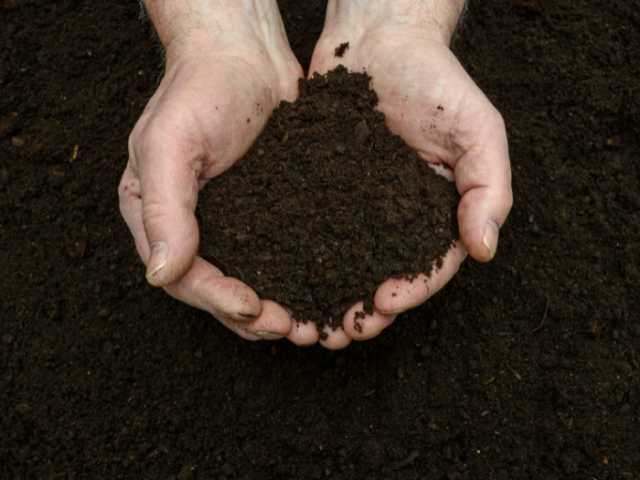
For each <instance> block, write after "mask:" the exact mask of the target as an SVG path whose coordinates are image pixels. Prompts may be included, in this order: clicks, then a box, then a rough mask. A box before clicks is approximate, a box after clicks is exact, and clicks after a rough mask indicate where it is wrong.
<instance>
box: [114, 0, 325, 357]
mask: <svg viewBox="0 0 640 480" xmlns="http://www.w3.org/2000/svg"><path fill="white" fill-rule="evenodd" d="M147 3H148V5H147V6H148V10H149V13H150V15H151V18H152V20H153V22H154V24H155V26H156V28H157V31H158V34H159V36H160V39H161V41H162V42H163V44H164V45H165V47H166V59H167V64H166V74H165V76H164V78H163V79H162V83H161V84H160V86H159V88H158V90H157V91H156V93H155V94H154V96H153V97H152V98H151V100H150V102H149V104H148V105H147V107H146V109H145V111H144V113H143V115H142V117H141V118H140V119H139V121H138V123H137V124H136V126H135V128H134V130H133V132H132V133H131V137H130V139H129V156H130V158H129V163H128V165H127V167H126V170H125V172H124V175H123V177H122V181H121V183H120V187H119V194H120V209H121V212H122V214H123V216H124V219H125V221H126V222H127V224H128V226H129V228H130V229H131V232H132V234H133V236H134V238H135V242H136V246H137V249H138V253H139V254H140V257H141V258H142V260H143V261H144V263H145V264H146V265H147V279H148V280H149V282H150V283H151V284H152V285H155V286H159V287H164V289H165V290H166V291H167V292H168V293H169V294H170V295H172V296H173V297H175V298H177V299H178V300H181V301H183V302H185V303H188V304H190V305H192V306H194V307H197V308H200V309H202V310H205V311H207V312H209V313H211V314H212V315H213V316H214V317H216V318H217V319H218V320H219V321H220V322H222V323H223V324H224V325H226V326H227V327H228V328H230V329H231V330H233V331H234V332H236V333H237V334H238V335H240V336H241V337H243V338H246V339H250V340H257V339H260V338H263V339H277V338H282V337H283V336H288V337H289V338H290V339H291V340H292V341H293V342H295V343H298V344H306V343H313V342H314V341H315V340H316V338H317V332H316V331H315V326H314V325H311V324H310V325H308V326H307V325H300V326H298V327H297V328H296V327H294V328H292V324H291V318H290V316H289V314H288V313H287V312H286V311H285V310H284V309H283V308H282V307H281V306H279V305H278V304H277V303H275V302H271V301H268V300H263V301H261V300H260V299H259V298H258V296H257V295H256V293H255V292H254V291H253V290H251V289H250V288H249V287H247V286H246V285H245V284H243V283H242V282H240V281H239V280H236V279H234V278H230V277H225V276H223V274H222V273H221V272H220V271H219V270H218V269H217V268H216V267H214V266H213V265H211V264H209V263H208V262H206V261H205V260H203V259H202V257H200V256H198V255H197V252H198V243H199V234H198V225H197V222H196V218H195V216H194V210H195V208H196V203H197V196H198V191H199V190H200V189H202V188H203V187H204V185H205V183H206V182H208V181H209V180H210V179H211V178H213V177H215V176H217V175H220V174H221V173H222V172H224V171H225V170H227V169H228V168H230V167H231V166H232V165H233V164H234V163H235V162H236V160H238V159H239V158H240V157H242V156H243V155H244V154H245V153H246V151H247V150H248V149H249V147H250V146H251V144H252V143H253V142H254V140H255V139H256V137H257V136H258V135H259V134H260V132H261V131H262V129H263V128H264V126H265V124H266V122H267V120H268V118H269V116H270V115H271V112H272V110H273V109H274V108H275V107H277V106H278V104H279V102H280V101H281V100H288V101H294V100H295V99H296V98H297V96H298V78H299V77H301V76H302V69H301V67H300V65H299V64H298V62H297V60H296V59H295V57H294V55H293V53H292V52H291V50H290V48H289V44H288V42H287V38H286V35H285V33H284V28H283V25H282V20H281V18H280V14H279V11H278V7H277V4H276V1H275V0H238V1H236V2H207V1H204V0H188V1H187V0H175V1H173V2H147ZM169 7H171V8H169Z"/></svg>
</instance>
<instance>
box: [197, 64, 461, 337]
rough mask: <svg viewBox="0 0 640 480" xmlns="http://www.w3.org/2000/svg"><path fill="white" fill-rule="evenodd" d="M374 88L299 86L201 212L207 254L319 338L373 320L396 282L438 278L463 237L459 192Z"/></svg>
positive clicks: (341, 75)
mask: <svg viewBox="0 0 640 480" xmlns="http://www.w3.org/2000/svg"><path fill="white" fill-rule="evenodd" d="M370 79H371V77H369V76H367V75H366V74H363V73H347V70H346V69H345V68H344V67H338V68H336V69H335V70H334V71H332V72H329V73H328V74H327V75H325V76H320V75H318V74H316V75H314V76H313V78H312V79H311V80H300V82H299V85H300V97H299V98H298V100H296V101H295V102H294V103H288V102H282V103H281V104H280V106H279V107H278V108H277V109H276V110H275V111H274V112H273V116H272V117H271V119H270V120H269V123H268V125H267V127H266V128H265V130H264V131H263V132H262V135H261V136H260V137H259V138H258V140H257V141H256V143H255V144H254V145H253V146H252V147H251V149H250V150H249V152H248V153H247V155H246V156H245V157H244V158H243V159H242V160H240V161H239V162H238V163H237V164H236V165H235V166H234V167H233V168H231V169H230V170H229V171H228V172H226V173H224V174H223V175H221V176H220V177H218V178H216V179H214V180H213V181H211V182H210V183H209V184H208V185H207V188H206V189H205V191H204V194H203V195H201V201H200V204H199V212H200V215H201V216H202V221H201V233H202V235H201V236H202V239H201V244H200V248H201V250H202V253H203V255H204V256H205V257H206V258H207V257H208V256H210V260H211V261H212V262H213V263H214V264H217V265H218V266H219V267H220V268H221V269H222V271H223V272H225V274H226V275H228V276H231V277H234V278H238V279H240V280H242V281H243V282H245V283H246V284H247V285H249V286H250V287H251V288H253V289H254V290H255V291H256V292H257V293H258V295H259V296H260V297H261V298H268V299H272V300H276V301H277V302H279V303H280V304H282V305H286V306H288V307H289V308H290V309H291V311H292V313H293V317H294V318H296V319H301V320H305V321H306V320H312V321H314V322H316V324H317V325H318V330H319V331H322V329H323V327H324V326H325V325H329V326H330V327H332V328H334V329H335V328H338V327H340V326H341V325H342V318H343V316H344V314H345V312H346V311H347V309H348V308H350V307H351V306H352V305H353V304H354V303H356V302H357V301H359V300H363V301H364V312H366V313H369V314H372V313H373V295H374V293H375V291H376V288H377V286H378V285H379V284H381V283H382V282H383V281H385V280H386V279H388V278H406V279H409V280H411V281H413V280H414V279H415V278H416V276H417V275H418V274H420V273H425V274H427V276H430V275H431V272H432V269H433V267H434V262H435V263H436V264H437V267H441V266H442V257H443V256H444V255H445V254H446V253H447V251H448V250H449V247H450V246H451V244H452V240H457V239H458V237H459V235H458V222H457V218H456V210H457V206H458V202H459V201H460V196H459V195H458V192H457V191H456V188H455V185H454V184H453V183H450V182H449V181H447V180H445V178H444V177H441V176H439V175H438V174H436V173H435V171H434V170H433V169H431V168H430V167H429V166H428V165H427V163H426V162H425V161H424V160H422V159H420V158H418V155H417V153H416V152H415V151H413V150H411V149H410V148H408V147H406V146H405V144H404V141H403V140H402V139H401V138H400V137H398V136H397V135H393V134H392V133H391V132H389V129H388V128H387V127H386V126H385V123H384V114H382V113H381V112H378V111H376V110H374V107H375V106H376V105H377V104H378V97H377V95H376V93H375V92H374V91H373V90H370V89H369V81H370ZM358 313H359V314H361V315H362V316H364V313H362V312H358ZM358 313H357V314H356V315H358ZM325 335H326V334H325Z"/></svg>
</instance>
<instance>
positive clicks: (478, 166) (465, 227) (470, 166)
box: [454, 107, 513, 262]
mask: <svg viewBox="0 0 640 480" xmlns="http://www.w3.org/2000/svg"><path fill="white" fill-rule="evenodd" d="M492 108H493V107H492ZM480 130H481V131H480V133H479V135H478V137H477V138H478V139H479V141H478V142H477V143H476V144H475V145H474V146H472V147H471V148H470V149H469V150H467V151H466V152H465V153H464V154H463V155H462V156H461V157H460V159H459V160H458V161H457V162H456V164H455V166H454V174H455V179H456V186H457V187H458V191H459V192H460V195H461V196H462V198H461V200H460V205H459V206H458V225H459V229H460V238H461V239H462V241H463V242H464V244H465V246H466V247H467V249H468V251H469V253H470V254H471V256H472V257H473V258H475V259H476V260H479V261H482V262H486V261H489V260H491V259H492V258H493V257H494V255H495V254H496V251H497V248H498V236H499V230H500V227H501V226H502V225H503V224H504V222H505V220H506V219H507V215H508V214H509V211H510V210H511V206H512V205H513V193H512V191H511V166H510V163H509V151H508V144H507V137H506V132H505V128H504V121H503V120H502V117H501V116H500V114H499V113H498V112H497V111H496V110H495V109H493V110H492V113H491V115H490V119H489V120H488V121H487V122H485V123H484V124H483V126H482V127H481V129H480Z"/></svg>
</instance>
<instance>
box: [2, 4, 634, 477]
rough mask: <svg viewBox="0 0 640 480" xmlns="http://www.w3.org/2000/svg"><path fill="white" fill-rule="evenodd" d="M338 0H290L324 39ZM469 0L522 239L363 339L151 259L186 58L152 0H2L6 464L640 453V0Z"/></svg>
mask: <svg viewBox="0 0 640 480" xmlns="http://www.w3.org/2000/svg"><path fill="white" fill-rule="evenodd" d="M323 3H324V2H321V1H317V2H316V1H311V0H309V1H307V2H298V1H295V2H294V1H282V2H281V5H282V8H283V10H284V12H285V13H284V18H285V22H286V27H287V29H288V31H289V32H296V35H295V36H294V35H293V33H291V35H290V38H291V43H292V45H293V46H294V48H295V51H296V53H297V54H298V55H299V58H301V59H302V61H303V62H306V63H307V65H308V59H309V58H310V54H311V51H312V45H313V42H314V41H315V39H314V35H316V34H318V33H319V31H320V29H321V28H322V25H321V24H322V22H323V19H324V13H323V9H324V7H323ZM469 4H470V6H471V7H472V8H471V11H470V14H469V16H468V18H467V20H466V23H465V25H464V26H463V28H462V29H461V31H460V33H459V37H458V38H457V40H456V41H455V42H454V50H455V52H456V53H457V54H458V56H459V58H460V60H461V62H462V64H463V65H465V67H466V68H467V69H468V71H469V72H470V74H471V75H472V76H473V78H474V79H475V80H476V81H477V82H478V84H479V85H480V86H481V87H482V89H483V90H484V91H485V92H486V93H487V95H488V96H489V98H490V99H491V100H492V101H493V102H494V104H495V105H496V106H497V107H498V109H499V110H500V111H501V112H502V113H503V115H504V118H505V121H506V124H507V130H508V134H509V140H510V147H511V158H512V162H513V186H514V193H515V204H514V208H513V210H512V212H511V215H510V217H509V219H508V221H507V223H506V224H505V225H504V226H503V228H502V230H501V239H500V246H499V250H498V254H497V256H496V258H495V259H494V261H492V262H491V263H489V264H478V263H475V262H474V261H472V260H471V259H469V260H467V261H466V262H465V264H463V266H462V267H461V269H460V271H459V272H458V274H457V275H456V276H455V277H454V279H453V280H452V281H451V282H450V283H449V285H448V286H447V287H446V288H444V289H443V290H442V291H441V292H440V293H438V295H436V296H435V297H434V298H433V299H431V300H430V301H429V302H428V303H427V304H425V305H424V306H422V307H420V308H418V309H416V310H414V311H411V312H409V313H407V314H405V315H402V316H400V317H399V318H398V319H397V320H396V322H395V323H394V325H393V326H392V327H390V328H389V329H387V331H385V332H384V333H383V334H382V335H380V336H379V337H378V338H376V339H374V340H371V341H367V342H362V343H354V344H352V345H350V346H349V347H348V348H347V349H346V350H343V351H339V352H330V351H326V350H324V349H322V348H320V347H313V348H308V349H301V348H297V347H295V346H293V345H290V344H288V343H285V342H282V341H281V342H278V343H271V342H257V343H251V342H246V341H243V340H240V339H238V338H235V337H234V336H233V335H232V334H231V333H229V332H228V331H227V330H226V329H225V328H224V327H222V326H221V325H220V324H219V323H218V322H216V321H213V320H212V319H211V318H210V316H208V315H207V314H205V313H203V312H199V311H197V310H194V309H192V308H190V307H187V306H185V305H182V304H180V303H178V302H176V301H174V300H173V299H171V298H170V297H169V296H167V295H165V294H164V292H162V291H161V290H158V289H153V288H152V287H150V286H148V285H147V284H146V282H145V280H144V267H143V265H142V263H141V262H140V261H139V259H138V258H137V254H136V252H135V247H134V244H133V240H132V238H131V237H130V234H129V232H128V229H127V227H126V225H125V224H124V222H123V221H122V219H121V218H120V214H119V211H118V198H117V185H118V182H119V178H120V175H121V174H122V171H123V169H124V166H125V164H126V161H127V146H126V144H127V137H128V134H129V132H130V131H131V129H132V127H133V125H134V123H135V121H136V119H137V118H138V117H139V115H140V113H141V111H142V109H143V108H144V105H145V104H146V102H147V101H148V99H149V98H150V96H151V94H152V93H153V91H154V89H155V88H156V83H157V79H158V75H160V73H161V71H162V66H161V64H160V61H159V55H158V52H157V50H156V48H155V47H154V46H152V44H151V41H150V33H149V24H148V23H144V22H142V21H140V20H139V19H138V14H139V10H138V6H137V2H133V1H126V2H125V1H110V2H94V1H88V0H61V1H56V2H44V1H42V0H4V2H2V4H0V18H1V19H2V27H1V28H0V37H1V38H0V40H1V41H0V225H1V226H0V291H1V292H2V293H1V295H2V297H1V305H2V308H0V478H2V479H3V480H4V479H5V478H6V479H9V480H33V479H53V478H62V479H91V480H94V479H129V478H144V479H147V478H149V479H162V480H167V479H172V480H184V479H215V480H221V479H241V478H242V479H252V480H253V479H258V480H262V479H272V478H282V479H289V478H295V479H319V478H335V479H354V480H356V479H358V480H359V479H363V478H364V479H371V478H378V479H403V480H404V479H408V480H417V479H421V478H426V479H434V480H450V479H464V478H469V479H472V478H489V479H491V478H493V479H532V480H534V479H535V480H539V479H543V480H548V479H549V480H550V479H576V480H578V479H580V480H583V479H591V478H597V479H599V480H602V479H624V480H626V479H633V478H636V479H637V478H638V477H639V476H640V442H638V439H639V438H640V422H639V416H640V353H639V349H640V287H639V285H640V274H639V266H640V258H639V257H640V219H639V216H640V178H639V175H640V163H639V162H638V152H639V151H640V88H639V86H638V78H640V37H639V36H638V31H639V30H640V5H639V4H638V2H629V1H622V0H612V1H609V2H593V1H569V0H558V1H556V2H548V1H542V0H529V1H527V2H523V1H517V2H516V1H512V0H493V1H490V2H481V3H479V2H469ZM310 46H311V47H310ZM347 54H348V51H347ZM76 145H77V146H78V147H77V150H76ZM74 152H75V154H74Z"/></svg>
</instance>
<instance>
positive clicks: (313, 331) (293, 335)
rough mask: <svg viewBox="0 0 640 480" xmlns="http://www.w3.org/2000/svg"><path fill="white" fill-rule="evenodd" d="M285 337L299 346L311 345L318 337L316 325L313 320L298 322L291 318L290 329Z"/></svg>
mask: <svg viewBox="0 0 640 480" xmlns="http://www.w3.org/2000/svg"><path fill="white" fill-rule="evenodd" d="M287 338H288V339H289V340H290V341H291V342H293V343H295V344H296V345H298V346H300V347H308V346H311V345H313V344H315V343H317V341H318V340H319V339H320V334H319V333H318V327H317V326H316V324H315V323H314V322H307V323H303V322H299V321H297V320H294V319H291V330H289V334H288V335H287Z"/></svg>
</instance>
